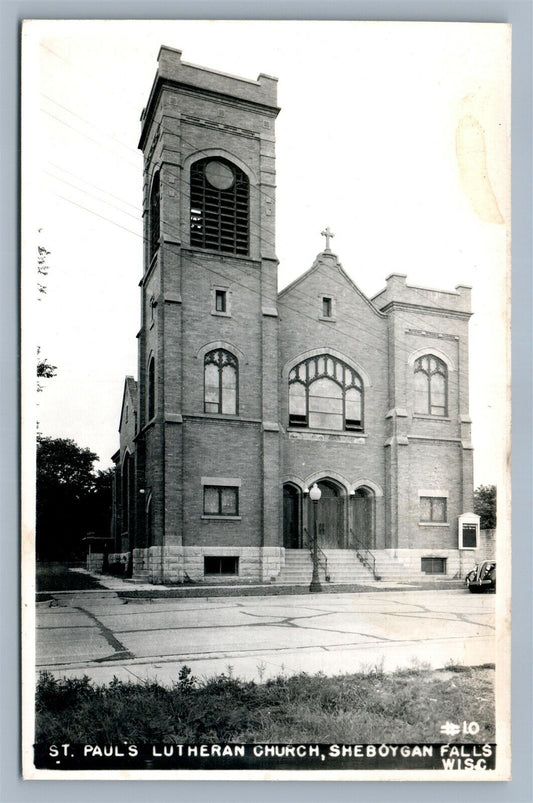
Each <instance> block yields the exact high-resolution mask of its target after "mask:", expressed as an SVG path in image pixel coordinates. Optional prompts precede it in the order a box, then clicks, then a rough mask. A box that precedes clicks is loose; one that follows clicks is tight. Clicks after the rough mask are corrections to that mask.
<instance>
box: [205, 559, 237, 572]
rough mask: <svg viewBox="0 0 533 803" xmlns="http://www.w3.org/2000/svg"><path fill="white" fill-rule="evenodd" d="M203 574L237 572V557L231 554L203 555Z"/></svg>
mask: <svg viewBox="0 0 533 803" xmlns="http://www.w3.org/2000/svg"><path fill="white" fill-rule="evenodd" d="M204 574H239V558H237V557H234V556H233V555H204Z"/></svg>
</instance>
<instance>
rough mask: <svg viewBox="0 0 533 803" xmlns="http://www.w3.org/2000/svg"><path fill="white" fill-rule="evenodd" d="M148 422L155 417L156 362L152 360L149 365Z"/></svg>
mask: <svg viewBox="0 0 533 803" xmlns="http://www.w3.org/2000/svg"><path fill="white" fill-rule="evenodd" d="M147 396H148V411H147V412H148V421H151V420H152V418H153V417H154V415H155V360H154V358H153V357H151V358H150V362H149V363H148V394H147Z"/></svg>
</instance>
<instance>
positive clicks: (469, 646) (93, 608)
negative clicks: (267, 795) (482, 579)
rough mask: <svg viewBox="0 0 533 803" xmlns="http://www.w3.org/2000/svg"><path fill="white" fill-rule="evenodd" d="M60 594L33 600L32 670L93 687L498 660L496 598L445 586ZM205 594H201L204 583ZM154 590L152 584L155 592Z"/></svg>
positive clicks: (469, 663) (388, 668)
mask: <svg viewBox="0 0 533 803" xmlns="http://www.w3.org/2000/svg"><path fill="white" fill-rule="evenodd" d="M122 583H123V581H116V580H114V581H113V584H114V585H115V584H117V585H116V586H115V588H116V589H117V588H118V589H119V591H120V592H121V593H120V596H119V595H118V594H117V590H113V589H107V590H105V589H104V590H94V591H80V592H75V591H71V592H64V593H54V594H53V597H54V599H52V600H50V601H43V602H41V603H39V604H38V606H37V621H38V630H37V633H38V641H37V667H36V669H37V670H47V671H50V672H52V673H53V674H54V675H55V676H56V677H64V676H66V677H81V676H83V675H88V676H89V677H90V678H91V679H92V680H94V681H96V682H98V683H107V682H109V681H110V680H112V679H113V677H118V678H120V679H121V680H131V681H134V682H139V681H145V680H148V679H149V680H158V681H160V682H162V683H172V682H174V681H176V680H177V678H178V674H179V671H180V669H181V668H182V667H183V665H187V666H189V667H190V668H191V670H192V672H193V674H194V675H195V676H197V677H202V678H203V677H210V676H213V675H217V674H222V673H225V674H233V675H234V676H237V677H240V678H245V679H249V680H255V681H262V680H266V679H267V678H269V677H275V676H277V675H280V674H287V675H291V674H294V673H298V672H309V673H314V672H319V671H320V672H324V673H325V674H327V675H333V674H338V673H351V672H358V671H372V670H377V671H382V670H383V671H386V672H388V671H393V670H394V669H397V668H399V667H410V666H413V665H415V666H416V665H418V666H419V665H421V664H423V665H427V666H428V668H429V667H431V668H438V667H443V666H446V665H447V664H449V663H450V662H452V663H457V664H466V665H480V664H485V663H494V660H495V658H494V655H495V651H494V648H495V638H494V597H493V596H492V595H489V596H487V595H480V596H478V595H476V596H472V595H470V594H468V593H467V592H466V591H465V590H464V589H462V590H457V589H450V590H448V591H442V593H439V594H435V593H434V591H432V590H422V591H421V590H409V589H403V590H402V591H401V592H400V593H398V590H394V591H393V590H389V591H388V592H385V593H383V592H382V591H380V592H379V593H371V592H369V593H365V594H353V593H336V594H331V593H329V594H309V593H305V594H290V595H285V596H272V595H264V594H263V595H262V596H242V595H241V596H239V597H234V596H231V597H219V596H216V594H212V596H211V597H205V596H204V597H203V598H201V599H198V598H189V599H184V598H168V597H164V596H154V595H153V594H151V593H150V596H149V597H148V598H139V597H137V598H134V597H129V596H127V595H124V594H123V593H122V592H123V585H122ZM202 590H203V591H204V594H205V591H206V589H205V588H203V589H202ZM148 591H150V592H151V589H148Z"/></svg>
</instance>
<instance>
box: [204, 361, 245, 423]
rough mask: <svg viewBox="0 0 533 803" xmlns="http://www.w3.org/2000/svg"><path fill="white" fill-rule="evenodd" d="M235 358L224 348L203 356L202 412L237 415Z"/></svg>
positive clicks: (236, 367) (237, 365)
mask: <svg viewBox="0 0 533 803" xmlns="http://www.w3.org/2000/svg"><path fill="white" fill-rule="evenodd" d="M238 369H239V364H238V362H237V358H236V357H234V355H233V354H231V353H230V352H229V351H225V350H224V349H214V350H213V351H209V352H208V353H207V354H206V355H205V357H204V412H205V413H226V414H227V415H237V410H238V392H237V391H238V388H237V376H238Z"/></svg>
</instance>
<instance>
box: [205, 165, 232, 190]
mask: <svg viewBox="0 0 533 803" xmlns="http://www.w3.org/2000/svg"><path fill="white" fill-rule="evenodd" d="M205 177H206V179H207V180H208V181H209V183H210V184H211V186H212V187H215V188H216V189H217V190H229V189H230V187H232V186H233V182H234V181H235V176H234V174H233V170H232V169H231V168H230V167H228V165H225V164H223V162H218V161H216V160H213V161H212V162H208V163H207V165H206V166H205Z"/></svg>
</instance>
